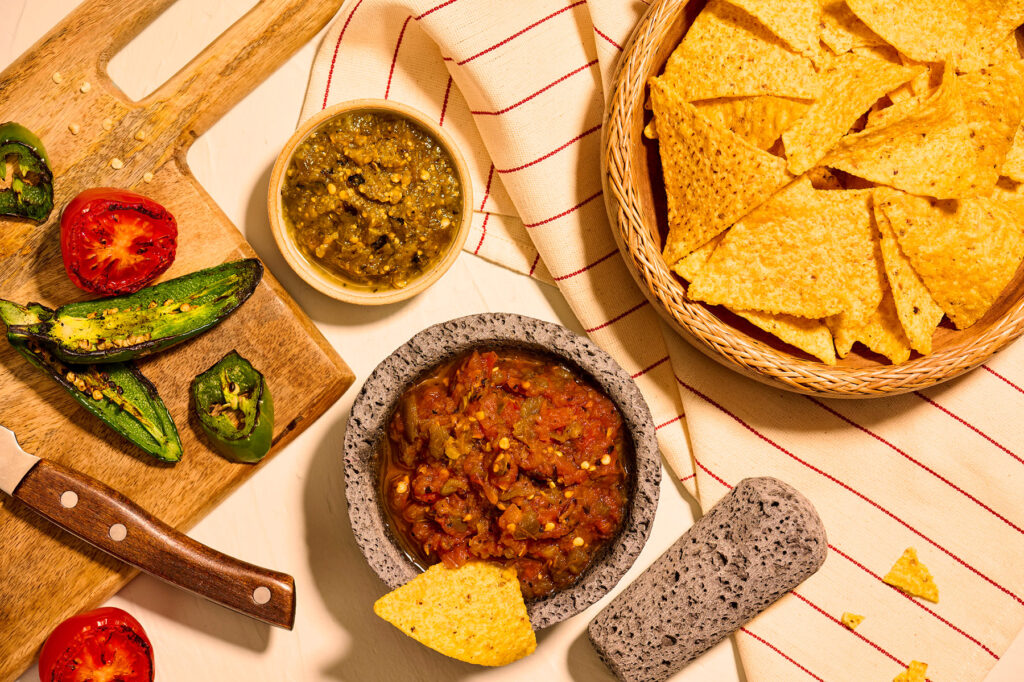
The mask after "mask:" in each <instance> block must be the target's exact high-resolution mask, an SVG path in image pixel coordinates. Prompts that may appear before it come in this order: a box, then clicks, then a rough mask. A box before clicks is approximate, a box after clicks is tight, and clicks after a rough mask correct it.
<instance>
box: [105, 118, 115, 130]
mask: <svg viewBox="0 0 1024 682" xmlns="http://www.w3.org/2000/svg"><path fill="white" fill-rule="evenodd" d="M103 129H104V130H113V129H114V121H113V119H109V118H105V119H103Z"/></svg>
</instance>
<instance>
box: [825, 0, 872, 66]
mask: <svg viewBox="0 0 1024 682" xmlns="http://www.w3.org/2000/svg"><path fill="white" fill-rule="evenodd" d="M820 38H821V40H822V42H824V43H825V44H826V45H828V47H829V49H830V50H832V51H833V52H835V53H836V54H844V53H846V52H849V51H850V50H852V49H853V48H855V47H872V46H876V45H885V44H886V42H885V40H884V39H883V38H882V37H881V36H879V35H878V34H877V33H875V32H874V31H872V30H871V29H870V28H868V25H867V24H865V23H864V22H863V21H861V20H860V19H858V18H857V15H856V14H854V13H853V10H851V9H850V8H849V7H848V6H847V4H846V0H822V6H821V34H820Z"/></svg>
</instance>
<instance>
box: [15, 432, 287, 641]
mask: <svg viewBox="0 0 1024 682" xmlns="http://www.w3.org/2000/svg"><path fill="white" fill-rule="evenodd" d="M0 490H3V491H4V492H5V493H7V494H8V495H10V496H11V497H13V498H14V499H16V500H19V501H20V502H22V503H24V504H26V505H28V506H29V507H30V508H32V510H33V511H35V512H36V513H38V514H40V515H41V516H43V517H45V518H46V519H48V520H50V521H51V522H53V523H55V524H56V525H58V526H60V527H61V528H63V529H65V530H67V531H68V532H70V533H72V534H74V535H76V536H78V537H79V538H81V539H82V540H85V541H86V542H88V543H89V544H91V545H93V546H95V547H97V548H98V549H100V550H102V551H104V552H106V553H107V554H110V555H111V556H114V557H116V558H118V559H120V560H121V561H124V562H125V563H127V564H131V565H132V566H135V567H136V568H139V569H141V570H143V571H145V572H146V573H149V574H150V575H153V576H155V577H157V578H159V579H161V580H163V581H165V582H168V583H170V584H172V585H175V586H177V587H180V588H183V589H185V590H188V591H190V592H193V593H194V594H197V595H199V596H201V597H205V598H206V599H209V600H210V601H212V602H215V603H217V604H220V605H222V606H226V607H228V608H230V609H233V610H235V611H238V612H240V613H243V614H245V615H247V616H250V617H252V618H256V619H257V620H261V621H263V622H265V623H269V624H270V625H275V626H277V627H281V628H285V629H287V630H290V629H292V626H293V625H294V623H295V581H294V579H293V578H292V577H291V576H290V575H288V574H286V573H279V572H277V571H272V570H270V569H266V568H260V567H259V566H254V565H252V564H249V563H246V562H244V561H240V560H238V559H235V558H233V557H230V556H228V555H226V554H222V553H221V552H218V551H217V550H214V549H211V548H210V547H207V546H206V545H203V544H201V543H199V542H196V541H195V540H193V539H192V538H190V537H188V536H187V535H185V534H184V533H181V532H179V531H177V530H175V529H174V528H172V527H171V526H169V525H167V524H166V523H164V522H163V521H160V520H159V519H157V518H156V517H155V516H152V515H151V514H149V512H147V511H145V510H144V509H142V507H140V506H139V505H137V504H135V503H134V502H132V501H131V500H130V499H128V498H127V497H125V496H124V495H122V494H121V493H119V492H117V491H116V490H114V489H113V488H110V487H109V486H107V485H105V484H103V483H101V482H100V481H97V480H96V479H94V478H92V477H90V476H87V475H85V474H83V473H81V472H79V471H75V470H74V469H70V468H68V467H65V466H63V465H60V464H57V463H56V462H54V461H52V460H48V459H46V458H41V457H37V456H36V455H31V454H29V453H27V452H25V451H24V450H22V449H21V446H20V445H19V444H18V439H17V437H16V436H15V435H14V432H13V431H11V430H10V429H7V428H6V427H4V426H2V425H0Z"/></svg>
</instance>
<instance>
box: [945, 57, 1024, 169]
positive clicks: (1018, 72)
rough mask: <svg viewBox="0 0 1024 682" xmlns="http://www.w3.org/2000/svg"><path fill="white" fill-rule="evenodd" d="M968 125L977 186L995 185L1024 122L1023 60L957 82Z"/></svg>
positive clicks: (983, 71)
mask: <svg viewBox="0 0 1024 682" xmlns="http://www.w3.org/2000/svg"><path fill="white" fill-rule="evenodd" d="M959 81H960V89H961V93H962V96H963V101H964V112H965V114H966V116H967V125H968V127H969V128H970V131H971V141H972V142H973V143H974V146H975V149H976V150H977V156H978V165H979V169H978V173H979V182H981V183H983V184H984V185H987V186H991V185H995V183H996V181H997V180H998V179H999V173H1000V170H1001V169H1002V168H1003V166H1004V165H1005V163H1006V155H1007V153H1008V152H1009V151H1010V147H1012V146H1013V140H1014V135H1015V134H1016V133H1017V130H1018V128H1019V127H1020V123H1021V119H1024V60H1021V59H1018V60H1015V61H1012V62H1006V63H1003V64H999V65H996V66H992V67H989V68H987V69H983V70H982V71H978V72H976V73H970V74H967V75H966V76H961V77H960V78H959Z"/></svg>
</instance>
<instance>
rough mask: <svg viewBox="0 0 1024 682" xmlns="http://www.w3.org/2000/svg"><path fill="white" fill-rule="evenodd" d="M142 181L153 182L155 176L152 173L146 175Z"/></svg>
mask: <svg viewBox="0 0 1024 682" xmlns="http://www.w3.org/2000/svg"><path fill="white" fill-rule="evenodd" d="M142 181H143V182H153V174H152V173H146V174H145V175H143V176H142Z"/></svg>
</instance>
